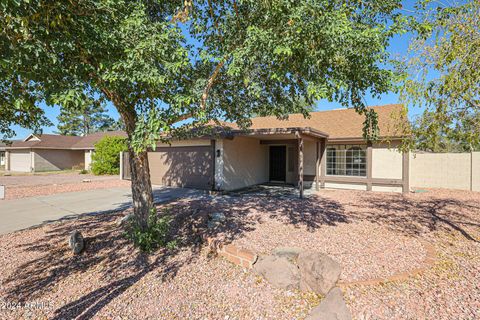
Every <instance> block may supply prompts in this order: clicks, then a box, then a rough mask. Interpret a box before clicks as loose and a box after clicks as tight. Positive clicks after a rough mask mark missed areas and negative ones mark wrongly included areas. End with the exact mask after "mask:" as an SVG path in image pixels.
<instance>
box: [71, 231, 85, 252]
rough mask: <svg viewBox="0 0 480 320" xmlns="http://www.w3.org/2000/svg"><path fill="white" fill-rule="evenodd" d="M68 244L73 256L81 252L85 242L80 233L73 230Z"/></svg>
mask: <svg viewBox="0 0 480 320" xmlns="http://www.w3.org/2000/svg"><path fill="white" fill-rule="evenodd" d="M68 244H69V246H70V248H71V249H72V251H73V253H74V254H79V253H81V252H82V251H83V249H84V248H85V241H84V239H83V236H82V234H81V233H80V231H78V230H75V231H73V232H72V233H71V234H70V238H69V239H68Z"/></svg>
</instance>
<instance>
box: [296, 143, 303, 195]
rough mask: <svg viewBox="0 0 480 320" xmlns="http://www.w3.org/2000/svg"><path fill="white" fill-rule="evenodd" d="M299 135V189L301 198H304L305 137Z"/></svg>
mask: <svg viewBox="0 0 480 320" xmlns="http://www.w3.org/2000/svg"><path fill="white" fill-rule="evenodd" d="M297 137H298V191H299V192H300V199H303V138H302V136H301V135H300V134H298V135H297Z"/></svg>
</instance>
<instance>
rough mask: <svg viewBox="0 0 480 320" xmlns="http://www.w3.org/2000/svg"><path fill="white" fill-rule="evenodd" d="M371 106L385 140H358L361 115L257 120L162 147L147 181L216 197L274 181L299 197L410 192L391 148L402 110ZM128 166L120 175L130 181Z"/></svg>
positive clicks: (404, 157) (402, 162)
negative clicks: (322, 192) (323, 192)
mask: <svg viewBox="0 0 480 320" xmlns="http://www.w3.org/2000/svg"><path fill="white" fill-rule="evenodd" d="M372 108H374V109H375V111H376V112H377V114H378V125H379V129H380V138H381V139H382V141H384V142H379V143H374V144H370V143H367V142H366V141H365V140H364V139H363V136H362V133H363V131H362V128H363V123H364V120H365V117H364V116H362V115H359V114H358V113H356V112H355V110H353V109H340V110H332V111H320V112H312V113H310V117H309V118H306V119H305V118H304V117H303V115H301V114H292V115H290V116H289V118H288V119H287V120H279V119H277V118H276V117H256V118H253V119H252V126H251V127H250V128H249V129H248V130H241V129H239V128H238V127H236V125H235V124H227V126H230V127H231V130H226V131H224V134H220V135H215V136H211V137H203V138H196V139H189V140H177V141H172V143H171V144H170V145H162V144H159V145H158V146H157V148H156V150H152V151H151V152H149V154H148V159H149V166H150V176H151V181H152V183H153V184H159V185H170V186H182V187H192V188H200V189H206V190H219V191H230V190H236V189H242V188H245V187H248V186H252V185H256V184H262V183H267V182H275V183H285V184H292V185H298V186H299V187H300V190H301V193H302V192H303V188H304V186H305V187H312V186H315V187H316V188H347V189H358V190H374V191H375V190H378V191H394V192H402V191H403V192H407V191H408V190H409V173H408V168H409V166H408V162H409V156H408V154H402V153H399V152H398V151H397V150H396V147H397V146H398V144H399V143H400V141H401V139H402V135H401V134H395V131H396V130H395V128H396V126H395V122H396V121H399V120H398V119H399V118H398V116H399V115H400V114H401V111H402V109H403V106H402V105H386V106H378V107H372ZM387 139H388V143H387V142H386V141H387ZM127 160H128V155H126V154H125V155H124V156H123V160H122V165H121V174H122V177H123V178H127V179H128V178H129V172H130V170H129V166H128V161H127Z"/></svg>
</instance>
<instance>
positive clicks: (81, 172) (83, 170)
mask: <svg viewBox="0 0 480 320" xmlns="http://www.w3.org/2000/svg"><path fill="white" fill-rule="evenodd" d="M87 173H88V170H85V169H82V170H80V174H87Z"/></svg>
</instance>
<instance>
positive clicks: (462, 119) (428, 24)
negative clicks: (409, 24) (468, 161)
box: [397, 1, 480, 151]
mask: <svg viewBox="0 0 480 320" xmlns="http://www.w3.org/2000/svg"><path fill="white" fill-rule="evenodd" d="M427 8H428V7H427ZM479 17H480V3H479V2H478V1H471V2H467V3H464V4H463V3H462V4H457V5H456V6H452V7H433V8H431V9H425V11H424V12H423V15H421V16H420V17H419V18H418V19H417V21H415V23H414V24H413V26H414V27H415V28H416V30H417V31H418V36H417V37H416V38H414V40H413V41H412V42H411V44H410V48H409V50H410V51H409V54H410V56H409V57H407V58H408V59H406V61H401V62H399V63H398V64H397V68H398V69H399V70H400V71H402V72H403V73H404V74H405V77H404V79H402V85H403V86H402V91H401V96H402V99H403V100H404V101H405V102H406V103H408V104H410V105H411V106H412V107H422V108H424V109H425V111H424V113H423V114H422V115H421V116H420V117H419V118H418V119H416V121H415V123H414V126H413V135H412V139H415V141H413V142H412V141H408V142H407V143H408V144H409V145H415V144H416V147H418V148H421V149H424V150H432V151H449V150H455V151H470V150H479V149H480V143H479V140H480V51H479V50H478V48H479V46H480V18H479Z"/></svg>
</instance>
